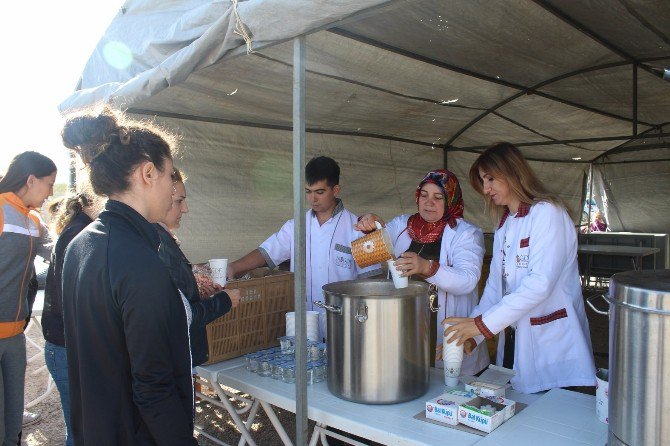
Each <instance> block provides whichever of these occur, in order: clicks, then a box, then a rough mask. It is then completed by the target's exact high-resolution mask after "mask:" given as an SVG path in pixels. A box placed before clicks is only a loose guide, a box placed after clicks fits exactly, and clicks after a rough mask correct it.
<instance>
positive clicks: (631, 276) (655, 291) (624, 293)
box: [609, 269, 670, 315]
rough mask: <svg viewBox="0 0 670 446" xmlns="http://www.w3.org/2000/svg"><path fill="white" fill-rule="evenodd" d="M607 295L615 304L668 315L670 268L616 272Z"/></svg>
mask: <svg viewBox="0 0 670 446" xmlns="http://www.w3.org/2000/svg"><path fill="white" fill-rule="evenodd" d="M609 297H610V299H611V301H612V303H614V304H615V305H617V304H619V305H624V306H627V307H631V309H638V310H640V311H650V312H654V313H663V314H669V315H670V269H662V270H656V271H653V270H647V271H626V272H623V273H617V274H615V275H613V276H612V278H611V279H610V289H609Z"/></svg>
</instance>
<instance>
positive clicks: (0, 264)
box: [0, 152, 56, 446]
mask: <svg viewBox="0 0 670 446" xmlns="http://www.w3.org/2000/svg"><path fill="white" fill-rule="evenodd" d="M55 181H56V165H55V164H54V162H53V161H52V160H51V159H49V158H47V157H46V156H44V155H42V154H40V153H37V152H23V153H21V154H19V155H17V156H16V157H14V159H13V160H12V161H11V163H10V164H9V167H8V169H7V172H6V173H5V175H4V176H2V178H1V179H0V383H1V384H0V407H1V408H2V410H0V445H2V446H6V445H12V446H13V445H16V444H17V443H18V442H19V441H20V440H19V438H20V432H21V424H22V421H23V403H24V398H23V395H24V385H25V371H26V338H25V335H24V334H23V331H24V330H25V328H26V325H27V324H26V319H27V318H28V317H29V315H30V305H29V294H30V282H31V279H32V277H33V275H34V266H33V262H34V260H35V256H36V255H38V254H39V255H40V256H41V257H42V258H45V259H48V258H49V255H50V253H51V248H50V246H49V245H50V242H51V241H50V239H49V233H48V231H47V229H46V226H45V225H44V223H43V222H42V219H41V218H40V216H39V213H37V212H36V209H39V208H40V207H41V206H42V204H43V203H44V201H45V200H46V199H47V198H48V197H49V196H50V195H52V194H53V185H54V182H55Z"/></svg>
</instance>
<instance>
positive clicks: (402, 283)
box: [386, 260, 409, 288]
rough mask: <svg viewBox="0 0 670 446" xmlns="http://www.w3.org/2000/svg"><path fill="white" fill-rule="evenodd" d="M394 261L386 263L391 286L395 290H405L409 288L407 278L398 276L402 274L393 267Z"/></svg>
mask: <svg viewBox="0 0 670 446" xmlns="http://www.w3.org/2000/svg"><path fill="white" fill-rule="evenodd" d="M394 261H395V260H387V261H386V262H387V263H388V266H389V271H390V272H391V277H392V278H393V286H395V287H396V288H407V287H408V286H409V278H408V277H401V276H400V274H402V273H401V272H400V271H398V270H397V269H396V267H395V266H393V262H394Z"/></svg>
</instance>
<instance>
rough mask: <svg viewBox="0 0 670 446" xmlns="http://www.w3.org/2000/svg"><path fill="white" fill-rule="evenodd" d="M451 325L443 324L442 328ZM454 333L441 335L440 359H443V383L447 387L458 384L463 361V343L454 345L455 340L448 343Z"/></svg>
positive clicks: (444, 328)
mask: <svg viewBox="0 0 670 446" xmlns="http://www.w3.org/2000/svg"><path fill="white" fill-rule="evenodd" d="M450 326H451V325H449V324H444V326H443V330H446V329H447V328H448V327H450ZM453 335H454V333H453V332H452V333H449V335H447V336H443V337H442V360H443V361H444V383H445V384H446V385H447V386H449V387H454V386H455V385H457V384H458V378H459V377H460V376H461V364H462V363H463V354H464V352H463V345H456V341H454V342H452V343H449V339H451V337H452V336H453Z"/></svg>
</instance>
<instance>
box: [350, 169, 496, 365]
mask: <svg viewBox="0 0 670 446" xmlns="http://www.w3.org/2000/svg"><path fill="white" fill-rule="evenodd" d="M414 195H415V200H416V205H417V212H416V213H415V214H412V215H407V214H405V215H400V216H398V217H395V218H394V219H393V220H391V221H390V222H389V223H388V224H387V225H386V229H387V230H388V232H389V235H390V236H391V240H392V241H393V248H394V251H395V255H396V257H398V259H397V260H396V262H395V263H394V265H395V267H396V269H398V270H399V271H401V272H402V276H405V277H409V276H411V277H412V278H413V279H421V280H425V281H426V282H428V283H430V284H433V285H435V286H436V287H437V289H438V301H439V310H438V314H437V319H436V322H435V324H434V326H435V328H436V335H435V336H436V339H435V343H436V357H435V361H436V366H441V360H442V330H440V329H438V324H439V322H440V321H442V320H443V319H445V318H446V317H449V316H466V315H469V314H470V312H471V311H472V309H473V308H474V307H475V306H476V305H477V300H478V299H477V298H478V296H477V283H478V282H479V277H480V275H481V269H482V260H483V258H484V237H483V234H482V231H481V229H479V228H478V227H477V226H475V225H473V224H472V223H469V222H467V221H466V220H464V219H463V208H464V205H463V196H462V193H461V187H460V185H459V183H458V179H457V178H456V175H454V174H453V173H452V172H450V171H448V170H445V169H440V170H433V171H431V172H428V174H427V175H426V176H425V177H424V178H423V179H422V180H421V181H420V182H419V185H418V186H417V188H416V190H415V193H414ZM375 221H378V222H380V223H381V224H382V225H384V222H383V220H382V219H381V218H380V217H379V216H377V215H375V214H366V215H363V216H362V217H361V218H360V219H359V222H358V224H357V225H356V229H359V230H361V231H372V230H374V229H375ZM438 361H439V363H438ZM488 364H489V357H488V352H487V350H486V348H485V346H484V347H481V348H477V349H476V350H475V351H474V352H473V354H472V355H470V356H467V357H465V358H464V360H463V366H462V369H461V370H462V373H464V374H475V373H478V372H480V371H481V370H482V369H483V368H484V367H486V366H487V365H488Z"/></svg>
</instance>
